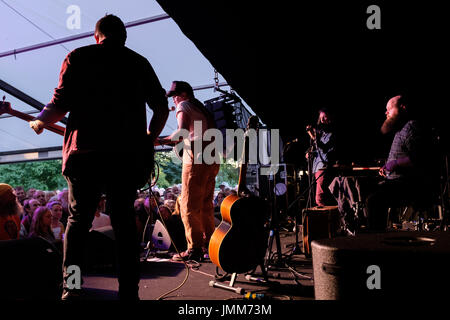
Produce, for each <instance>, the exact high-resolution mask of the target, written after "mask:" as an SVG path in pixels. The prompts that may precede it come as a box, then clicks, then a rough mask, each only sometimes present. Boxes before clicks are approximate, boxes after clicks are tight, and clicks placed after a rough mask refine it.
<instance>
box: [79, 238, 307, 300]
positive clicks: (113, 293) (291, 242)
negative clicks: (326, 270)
mask: <svg viewBox="0 0 450 320" xmlns="http://www.w3.org/2000/svg"><path fill="white" fill-rule="evenodd" d="M300 238H301V237H299V239H300ZM280 245H281V253H282V258H281V259H278V260H276V261H273V262H271V263H270V264H269V271H268V275H269V278H268V279H269V282H261V281H252V280H247V279H246V278H245V274H239V275H238V276H237V278H236V281H235V284H234V287H235V288H242V291H243V292H242V293H237V292H234V291H229V290H226V289H222V288H217V287H212V286H210V282H211V281H216V283H219V284H224V285H229V279H228V280H225V281H217V280H216V279H215V275H216V269H217V268H216V266H215V265H214V264H213V263H211V261H209V260H207V261H204V262H201V263H200V264H188V265H187V266H186V265H185V264H184V263H183V262H173V261H170V259H168V257H164V255H162V256H160V257H154V256H150V257H149V258H148V259H147V261H142V262H141V264H142V273H141V281H140V289H139V296H140V298H141V300H158V299H160V298H162V299H163V300H245V299H246V298H245V293H248V292H251V293H258V294H264V297H265V298H266V299H270V300H313V299H314V282H313V266H312V261H311V259H308V258H306V257H305V256H304V255H303V254H302V253H301V252H300V253H298V251H296V252H295V254H292V252H293V249H294V247H295V245H296V241H295V233H294V232H289V231H287V230H282V231H280ZM301 245H302V244H301V242H300V243H299V246H300V247H301ZM275 253H276V242H275V241H274V243H273V249H272V250H271V254H272V255H274V256H276V255H275ZM220 272H222V271H221V270H220ZM252 276H253V277H255V278H261V279H262V272H261V269H260V267H257V268H256V270H255V271H254V274H253V275H252ZM83 279H84V285H83V288H84V289H85V291H86V296H85V298H84V299H86V300H117V289H118V283H117V278H116V276H115V275H114V272H113V271H112V270H109V271H108V270H107V269H104V270H102V271H97V272H95V273H90V274H88V275H86V276H84V277H83ZM178 287H179V288H178ZM177 288H178V289H177Z"/></svg>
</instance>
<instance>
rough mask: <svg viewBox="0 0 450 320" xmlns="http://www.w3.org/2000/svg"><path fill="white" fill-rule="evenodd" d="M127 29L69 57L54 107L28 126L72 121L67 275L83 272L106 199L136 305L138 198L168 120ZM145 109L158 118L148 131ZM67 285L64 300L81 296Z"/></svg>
mask: <svg viewBox="0 0 450 320" xmlns="http://www.w3.org/2000/svg"><path fill="white" fill-rule="evenodd" d="M126 36H127V33H126V29H125V26H124V24H123V22H122V21H121V20H120V19H119V18H118V17H116V16H114V15H107V16H105V17H103V18H102V19H100V20H99V21H98V22H97V24H96V27H95V40H96V42H97V44H95V45H90V46H85V47H81V48H78V49H75V50H73V51H72V52H70V53H69V54H68V55H67V57H66V58H65V60H64V62H63V65H62V67H61V73H60V78H59V84H58V87H57V88H56V89H55V93H54V95H53V98H52V100H51V102H50V103H49V104H48V105H47V106H46V107H45V108H44V109H43V111H42V112H41V113H40V114H39V116H38V117H36V119H35V120H34V121H32V122H30V126H31V127H32V128H33V129H34V130H35V131H36V133H38V134H40V133H41V132H42V130H43V128H44V125H45V124H50V123H55V122H57V121H59V120H61V119H62V118H63V117H64V115H65V114H66V113H69V117H68V122H67V126H66V131H65V135H64V146H63V165H62V172H63V175H64V176H65V178H66V180H67V184H68V189H69V212H70V217H69V219H68V223H67V229H66V234H65V239H64V262H63V268H64V271H65V272H64V273H65V277H64V279H65V280H67V277H68V276H69V275H68V274H66V269H67V268H68V267H69V266H70V265H78V266H80V267H81V266H82V263H83V249H84V248H83V247H84V244H83V241H84V239H86V238H87V233H88V232H89V229H90V228H91V225H92V221H93V218H94V214H95V210H96V207H97V205H98V203H99V199H100V197H101V195H102V194H106V197H107V204H108V212H109V214H110V216H111V224H112V226H113V229H114V233H115V239H116V246H117V254H118V265H119V277H118V278H119V297H120V298H121V299H138V283H139V277H140V275H139V247H138V239H137V234H136V222H135V217H134V206H133V204H134V200H135V199H136V190H137V189H138V188H140V187H142V186H143V185H145V183H146V182H147V179H148V178H149V176H150V170H151V169H152V166H153V150H154V148H153V145H154V141H155V139H156V138H157V137H158V136H159V134H160V133H161V131H162V129H163V127H164V124H165V122H166V120H167V117H168V107H167V98H166V97H165V90H164V89H163V88H162V87H161V84H160V82H159V80H158V78H157V76H156V74H155V72H154V71H153V68H152V66H151V65H150V63H149V62H148V60H147V59H146V58H144V57H142V56H140V55H139V54H137V53H136V52H134V51H132V50H130V49H128V48H127V47H125V41H126ZM146 103H147V104H148V105H149V107H150V108H151V109H152V110H153V111H154V112H153V117H152V119H151V121H150V125H149V128H148V130H147V118H146V107H145V105H146ZM80 293H81V292H80V291H79V290H70V288H68V287H67V284H66V281H65V282H64V292H63V299H69V298H75V297H77V296H79V294H80Z"/></svg>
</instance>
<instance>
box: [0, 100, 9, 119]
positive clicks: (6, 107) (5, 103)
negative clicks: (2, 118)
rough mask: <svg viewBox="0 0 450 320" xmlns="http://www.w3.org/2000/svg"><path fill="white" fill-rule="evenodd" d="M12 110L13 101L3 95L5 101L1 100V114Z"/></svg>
mask: <svg viewBox="0 0 450 320" xmlns="http://www.w3.org/2000/svg"><path fill="white" fill-rule="evenodd" d="M10 112H11V103H9V102H8V101H5V96H3V101H0V115H2V114H4V113H10Z"/></svg>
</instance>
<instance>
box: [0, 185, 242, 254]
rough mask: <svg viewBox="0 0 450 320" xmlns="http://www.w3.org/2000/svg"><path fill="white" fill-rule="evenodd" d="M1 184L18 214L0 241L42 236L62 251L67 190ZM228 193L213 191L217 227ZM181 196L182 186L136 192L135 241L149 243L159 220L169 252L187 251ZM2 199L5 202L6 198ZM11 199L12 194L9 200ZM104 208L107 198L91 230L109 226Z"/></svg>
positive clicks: (222, 187)
mask: <svg viewBox="0 0 450 320" xmlns="http://www.w3.org/2000/svg"><path fill="white" fill-rule="evenodd" d="M3 185H4V186H5V187H4V188H5V190H10V192H11V193H12V194H15V196H16V200H17V203H16V208H17V212H16V211H14V210H9V211H10V213H11V215H14V216H17V221H18V228H17V232H14V231H10V232H9V233H8V232H4V233H2V234H0V240H13V239H19V238H20V239H24V238H29V237H41V238H44V239H46V240H47V241H49V242H52V243H53V244H55V245H56V246H57V247H59V248H60V249H61V251H62V243H63V240H64V232H65V228H66V226H67V218H68V216H69V210H68V190H67V189H63V190H55V191H44V190H37V189H34V188H30V189H28V190H25V189H24V188H23V187H22V186H16V187H14V188H13V187H10V188H9V187H7V186H8V185H7V184H3ZM230 194H236V189H235V188H234V189H232V188H230V187H229V186H228V184H227V183H221V184H220V186H219V189H218V190H216V191H215V196H214V203H213V205H214V212H215V223H216V226H217V225H218V224H219V223H220V221H221V216H220V205H221V203H222V201H223V199H224V198H225V197H227V196H228V195H230ZM180 195H181V185H173V186H171V187H168V188H165V189H164V188H158V187H153V189H152V193H150V192H149V191H142V192H137V193H136V200H135V203H134V209H135V212H136V227H137V230H138V239H139V240H140V241H141V242H142V243H143V244H145V243H146V242H148V241H150V238H151V232H152V226H153V225H154V223H155V222H156V220H161V221H162V222H164V225H165V226H166V227H167V229H168V231H169V234H170V236H171V238H172V240H173V241H174V243H175V246H171V250H173V251H175V247H176V249H178V250H186V237H185V234H184V232H185V231H184V226H183V223H182V221H181V216H180ZM2 198H3V199H6V197H5V196H2ZM13 198H14V197H13V196H12V195H11V199H12V201H13ZM13 202H14V201H13ZM106 207H107V206H106V197H105V196H102V197H101V199H100V202H99V204H98V207H97V210H96V212H95V216H94V219H93V221H92V226H91V228H90V230H100V229H102V228H104V227H108V226H111V219H110V217H109V215H108V212H107V209H106ZM3 212H5V210H3ZM2 215H3V214H2ZM2 222H3V225H0V229H2V230H7V229H8V228H6V227H5V226H4V224H5V223H6V220H5V221H3V220H1V221H0V224H2ZM146 226H147V228H146ZM8 230H12V229H11V228H9V229H8ZM144 232H145V234H144Z"/></svg>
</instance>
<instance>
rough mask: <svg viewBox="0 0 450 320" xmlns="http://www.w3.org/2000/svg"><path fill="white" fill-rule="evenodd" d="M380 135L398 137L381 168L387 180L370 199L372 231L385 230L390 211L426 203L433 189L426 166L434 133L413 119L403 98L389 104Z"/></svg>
mask: <svg viewBox="0 0 450 320" xmlns="http://www.w3.org/2000/svg"><path fill="white" fill-rule="evenodd" d="M381 132H382V133H383V134H388V133H395V136H394V139H393V141H392V145H391V149H390V151H389V156H388V159H387V161H386V164H385V165H384V166H383V167H382V168H381V169H380V175H381V176H383V177H384V178H385V180H384V181H383V182H382V183H380V184H379V185H378V187H377V189H376V191H375V192H374V193H372V194H371V195H370V196H369V197H368V198H367V203H366V205H367V215H368V226H369V228H370V229H371V230H373V231H383V230H385V229H386V227H387V211H388V208H390V207H398V206H404V205H409V204H411V203H418V200H421V201H422V202H426V200H429V197H430V193H429V191H430V190H431V188H430V183H431V182H430V178H429V176H428V175H429V170H428V168H427V167H426V164H427V163H428V162H429V161H428V160H429V159H427V158H426V157H427V156H429V153H428V152H427V148H429V147H430V146H431V132H430V131H429V130H427V128H426V126H424V125H423V124H421V123H420V122H419V121H417V120H413V117H412V114H411V108H410V106H408V105H407V103H406V102H405V98H404V97H403V96H396V97H393V98H391V99H390V100H389V101H388V103H387V106H386V120H385V121H384V123H383V126H382V127H381ZM427 191H428V192H427ZM424 200H425V201H424Z"/></svg>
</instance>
